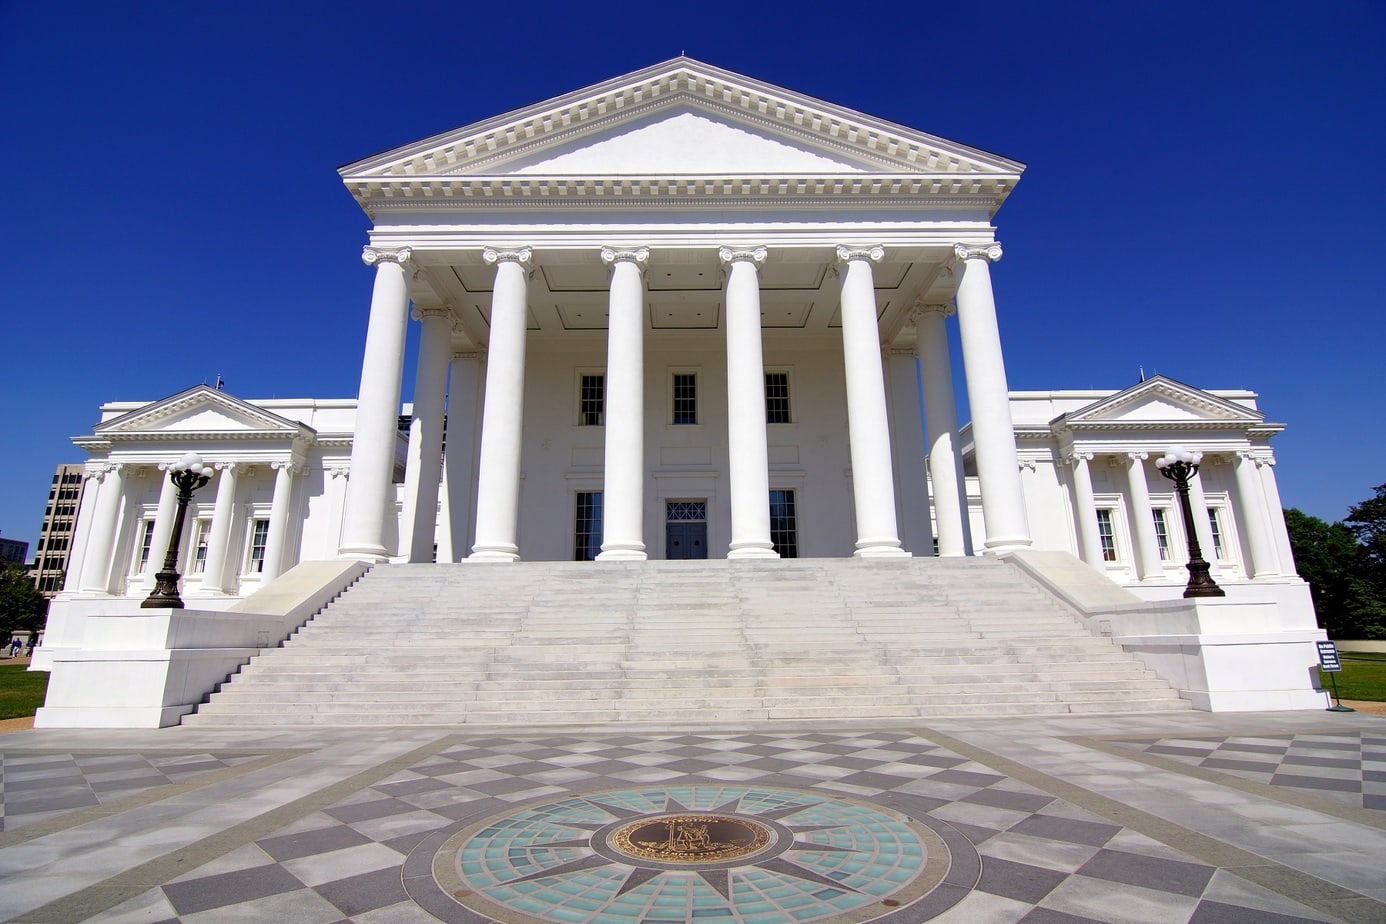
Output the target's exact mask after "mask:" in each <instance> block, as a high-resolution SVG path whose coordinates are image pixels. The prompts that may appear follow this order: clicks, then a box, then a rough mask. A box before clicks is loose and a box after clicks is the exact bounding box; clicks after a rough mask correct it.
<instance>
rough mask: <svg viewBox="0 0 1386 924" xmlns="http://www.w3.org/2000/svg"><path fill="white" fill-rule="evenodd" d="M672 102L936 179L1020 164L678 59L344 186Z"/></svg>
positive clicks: (389, 160) (383, 161)
mask: <svg viewBox="0 0 1386 924" xmlns="http://www.w3.org/2000/svg"><path fill="white" fill-rule="evenodd" d="M680 104H684V105H690V106H696V107H697V108H699V109H702V110H705V111H710V112H714V113H716V114H718V115H722V116H724V117H726V116H733V117H735V118H736V119H737V120H738V121H741V122H744V123H751V124H757V125H759V126H761V127H765V128H768V129H770V130H773V131H775V132H776V133H779V134H782V135H784V136H786V137H791V138H794V139H795V140H798V141H800V142H811V143H812V144H813V145H814V146H816V147H820V148H827V149H836V150H838V151H840V152H843V153H848V154H851V155H852V156H853V157H854V158H859V159H864V160H867V161H870V162H875V163H879V164H882V165H886V164H895V165H897V169H899V170H906V171H914V170H919V171H923V172H940V173H970V172H975V171H982V172H987V173H1009V174H1015V175H1017V176H1018V175H1019V174H1020V172H1021V171H1023V170H1024V164H1022V163H1020V162H1019V161H1015V160H1011V159H1010V158H1006V157H1001V156H1000V155H997V154H991V153H989V152H987V151H983V150H981V149H979V148H971V147H968V146H966V145H962V144H958V143H957V142H953V141H948V140H946V139H943V138H939V137H937V136H934V135H930V134H928V133H925V132H921V131H918V130H917V129H912V128H908V127H906V126H903V125H898V124H896V123H893V122H889V121H886V120H883V119H879V118H876V117H874V116H870V115H867V114H865V113H862V112H858V111H856V110H853V109H848V108H846V107H843V106H839V105H836V104H834V103H829V102H827V101H825V100H821V99H815V98H814V97H811V96H806V95H804V94H801V93H796V92H794V91H792V90H787V89H785V88H783V87H778V86H775V85H774V84H770V83H765V82H763V81H759V80H755V79H753V78H750V77H746V76H745V75H742V74H736V73H733V72H732V71H727V70H722V69H721V68H717V67H713V66H712V65H708V64H704V63H703V62H701V61H696V60H694V59H692V58H688V57H678V58H674V59H672V60H669V61H665V62H661V63H659V64H655V65H653V66H651V67H648V68H644V69H642V70H638V71H634V72H632V73H629V74H625V75H622V76H620V77H615V78H612V79H610V80H607V81H603V82H602V83H598V84H594V85H592V86H589V87H584V88H581V89H578V90H574V91H572V92H570V93H566V94H563V95H561V96H557V97H554V98H552V99H549V100H545V101H543V102H540V103H536V104H534V105H532V106H528V107H525V108H523V109H517V110H513V111H511V112H506V113H502V114H500V115H497V116H494V117H492V118H489V119H485V120H482V121H480V122H475V123H472V124H470V125H466V126H463V127H461V128H458V129H455V130H452V131H448V132H443V133H441V134H438V135H434V136H432V137H430V138H425V139H423V140H421V141H417V142H414V143H412V144H408V145H404V146H402V147H399V148H394V149H392V150H389V151H385V152H382V153H380V154H377V155H374V156H372V157H368V158H365V159H363V160H360V161H357V162H355V163H352V164H348V165H346V166H344V167H342V168H341V170H340V171H339V172H340V173H341V175H342V177H343V179H348V180H349V179H351V178H353V177H360V176H363V175H375V176H396V177H400V176H420V175H425V174H434V175H436V174H444V173H454V172H456V171H458V170H462V169H468V170H477V169H479V168H481V167H484V166H487V165H490V164H494V163H495V162H497V161H500V160H510V159H513V158H514V157H516V156H519V155H521V154H527V153H530V152H531V151H532V150H533V149H534V148H535V147H536V146H539V145H543V144H553V143H554V141H556V140H559V139H562V140H563V141H565V142H566V141H568V140H570V139H572V138H573V137H576V136H579V135H581V134H585V133H588V132H590V131H591V126H601V127H604V128H606V127H611V126H612V125H615V124H620V123H621V122H625V121H627V120H629V119H631V118H633V117H640V116H644V115H648V114H649V111H650V110H651V109H662V108H668V107H670V106H677V105H680Z"/></svg>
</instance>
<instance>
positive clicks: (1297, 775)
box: [0, 712, 1386, 924]
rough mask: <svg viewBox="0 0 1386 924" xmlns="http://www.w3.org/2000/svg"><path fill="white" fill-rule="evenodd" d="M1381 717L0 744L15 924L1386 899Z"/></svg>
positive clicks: (1020, 909)
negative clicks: (22, 923) (18, 923)
mask: <svg viewBox="0 0 1386 924" xmlns="http://www.w3.org/2000/svg"><path fill="white" fill-rule="evenodd" d="M1383 761H1386V718H1382V717H1374V716H1364V715H1338V714H1323V713H1275V714H1270V713H1265V714H1242V715H1230V716H1229V715H1220V716H1212V715H1207V714H1203V713H1187V712H1180V713H1169V714H1142V715H1138V716H1093V717H1081V718H1080V717H1071V718H1045V719H1033V718H1032V719H1023V718H1013V719H978V720H972V721H966V722H965V721H962V720H946V721H945V720H939V721H933V722H910V723H907V724H901V725H897V726H891V725H888V724H880V723H878V724H875V725H873V726H872V727H869V728H861V727H847V726H845V725H842V724H834V723H819V724H817V725H814V726H812V727H792V728H790V727H784V726H760V727H755V728H741V729H715V730H714V729H704V730H683V731H671V730H651V729H620V730H593V731H588V732H574V731H572V730H561V731H553V730H548V731H546V730H534V731H531V732H523V733H521V732H515V731H512V730H510V729H506V730H504V731H498V730H492V731H478V730H475V729H466V730H461V729H459V730H450V729H433V728H401V729H395V730H381V729H366V730H352V729H313V730H306V731H305V730H292V729H283V728H276V729H264V730H255V729H244V730H235V731H213V730H202V729H195V728H173V729H162V730H159V731H139V732H134V731H132V732H123V731H110V732H97V731H63V730H37V731H28V732H17V733H13V734H9V735H5V736H3V737H0V769H2V770H3V775H2V776H0V797H3V804H2V805H0V809H2V810H3V814H2V815H0V820H3V823H4V828H3V831H2V832H0V879H3V881H4V882H5V887H4V888H2V889H0V920H13V921H32V922H42V921H81V920H94V921H105V922H125V921H146V922H148V921H155V922H158V921H189V922H200V921H227V920H292V921H296V922H297V921H304V922H314V921H321V922H324V924H327V922H338V921H353V922H360V924H391V922H424V921H435V920H443V921H452V922H459V924H480V922H490V921H507V922H512V921H513V922H523V921H564V922H575V921H592V922H602V924H606V922H609V924H620V922H624V921H630V922H645V924H672V922H675V921H683V922H707V924H716V922H729V924H778V922H781V921H786V922H789V921H831V922H848V921H852V922H857V921H868V920H872V921H875V920H879V921H883V922H890V924H908V922H917V921H943V922H983V921H997V922H1008V921H1027V922H1060V921H1068V922H1073V921H1084V920H1091V921H1152V922H1162V924H1163V922H1179V921H1189V922H1200V924H1211V922H1241V921H1248V922H1249V921H1258V922H1259V921H1270V922H1274V921H1340V920H1342V921H1386V872H1383V867H1382V864H1381V860H1380V858H1381V857H1382V856H1386V809H1384V808H1383V806H1382V805H1381V803H1380V802H1379V800H1378V799H1377V798H1375V797H1376V796H1377V795H1379V794H1381V792H1382V779H1381V774H1382V772H1383V771H1386V767H1383V766H1382V764H1383Z"/></svg>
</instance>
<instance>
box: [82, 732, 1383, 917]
mask: <svg viewBox="0 0 1386 924" xmlns="http://www.w3.org/2000/svg"><path fill="white" fill-rule="evenodd" d="M1151 744H1152V746H1153V745H1154V742H1151ZM1363 746H1364V747H1367V742H1366V741H1365V740H1364V742H1363ZM1371 747H1376V745H1374V744H1373V745H1371ZM718 782H722V783H737V784H748V785H761V786H770V785H773V786H777V787H783V788H791V789H795V790H799V791H810V792H813V793H815V794H817V795H821V796H831V795H832V794H834V793H839V794H842V795H845V796H849V797H851V798H853V799H856V800H861V801H865V802H868V803H871V804H875V805H879V806H881V807H883V808H886V809H888V810H891V811H894V812H896V813H900V814H904V815H909V816H913V817H916V818H928V819H931V820H932V821H934V822H941V823H943V824H944V825H946V826H951V828H952V829H954V831H955V832H957V833H960V834H961V835H962V836H963V837H965V838H966V839H967V841H970V842H971V844H973V845H975V849H976V854H977V856H978V857H979V858H980V863H976V864H975V867H974V868H972V869H971V870H970V871H966V870H964V871H963V872H965V873H966V875H967V876H968V879H969V881H970V882H975V886H973V887H971V888H970V890H968V889H961V890H958V892H959V894H960V895H961V897H959V896H958V895H954V896H953V897H952V898H951V899H950V901H951V902H955V903H953V904H952V907H951V908H947V909H946V910H943V911H942V912H941V913H936V912H928V913H924V912H921V911H920V910H918V908H913V907H911V906H910V905H904V906H902V907H899V908H895V909H891V908H888V907H885V906H882V907H881V908H880V912H881V915H880V918H879V919H881V920H888V921H890V922H892V924H907V922H911V921H922V920H937V921H946V922H952V924H963V922H967V924H972V922H978V921H1027V922H1039V924H1049V922H1054V924H1058V922H1082V921H1160V922H1196V924H1214V922H1243V921H1244V922H1252V921H1255V922H1287V921H1330V920H1333V919H1332V918H1329V917H1326V916H1324V915H1322V914H1320V913H1318V912H1316V911H1314V910H1312V909H1310V908H1307V907H1304V906H1301V905H1298V904H1296V903H1295V902H1293V901H1290V900H1289V899H1287V898H1286V897H1284V896H1283V895H1280V894H1277V893H1275V892H1271V891H1269V890H1266V889H1263V888H1261V887H1259V886H1256V885H1253V884H1251V883H1249V882H1247V881H1245V880H1242V879H1240V878H1238V877H1236V876H1234V875H1231V874H1229V873H1226V872H1223V871H1219V870H1217V869H1216V868H1214V867H1212V866H1209V865H1207V864H1204V863H1201V862H1198V861H1196V860H1194V859H1193V858H1191V857H1189V856H1187V855H1185V854H1182V853H1180V852H1179V851H1177V850H1174V849H1171V848H1169V847H1166V846H1165V845H1163V844H1161V843H1159V842H1157V841H1154V840H1151V839H1149V838H1147V837H1144V836H1142V835H1140V834H1138V833H1136V832H1133V831H1131V830H1128V829H1125V828H1123V827H1121V826H1120V825H1117V824H1113V823H1111V822H1110V821H1108V820H1106V819H1104V818H1101V817H1098V816H1096V815H1093V814H1091V813H1089V812H1087V811H1084V810H1083V809H1080V808H1078V807H1076V806H1074V805H1071V804H1069V803H1067V802H1064V801H1063V800H1060V799H1056V798H1054V797H1053V796H1050V795H1048V794H1046V793H1044V792H1041V791H1039V790H1037V789H1034V788H1031V787H1029V786H1027V785H1024V784H1022V783H1019V782H1018V781H1015V780H1012V779H1009V778H1007V777H1006V776H1005V775H1003V774H1001V773H998V772H996V771H995V770H992V769H991V768H989V767H987V766H985V765H982V764H979V763H976V762H973V761H969V760H967V759H965V758H963V757H960V756H958V755H957V754H954V753H951V752H949V751H948V750H946V749H944V748H942V747H939V746H937V745H935V744H932V743H931V742H929V741H928V740H926V739H924V738H922V737H919V736H916V735H913V734H910V733H907V732H887V733H879V734H857V735H853V734H833V733H811V734H777V733H766V734H742V735H717V734H684V735H623V736H612V737H603V738H581V737H576V736H573V737H568V736H553V737H546V738H543V739H538V738H524V737H508V736H499V735H498V736H493V737H484V738H470V739H466V741H465V743H461V742H460V741H459V739H445V740H444V742H442V743H441V746H440V749H439V751H438V752H437V753H436V754H435V755H434V756H432V757H429V758H427V759H424V760H421V761H420V762H418V763H417V764H415V765H413V766H411V767H409V768H408V769H407V770H404V771H402V772H399V773H396V774H394V775H392V776H390V777H388V778H386V779H384V780H382V781H380V782H378V783H376V784H375V785H372V786H369V787H366V788H363V789H361V790H360V791H358V792H356V793H354V794H352V795H351V796H349V797H347V798H345V799H342V800H341V801H339V802H337V803H336V804H334V805H331V806H329V807H327V808H325V809H324V810H322V811H318V812H313V813H310V814H308V815H306V816H304V817H302V818H299V819H298V820H296V821H294V822H292V823H290V824H287V825H285V826H284V827H283V828H281V829H280V830H278V831H275V832H274V833H273V834H272V835H270V836H268V837H263V838H261V839H259V840H257V841H255V842H254V843H251V844H247V845H245V846H243V847H240V848H238V849H235V850H233V851H231V852H229V853H227V854H224V855H223V856H221V857H219V858H218V859H216V860H215V861H213V862H211V863H208V864H206V865H204V866H202V867H199V868H197V869H193V870H189V871H188V872H186V873H184V874H183V875H181V876H179V877H177V878H175V879H173V880H172V881H170V882H168V883H167V884H165V885H163V886H162V887H161V888H157V889H152V890H149V891H148V892H145V893H143V894H142V895H140V896H138V897H137V898H135V899H132V900H130V901H128V902H126V903H125V904H123V905H120V906H117V907H115V908H112V909H111V910H109V911H108V912H105V913H103V914H101V915H98V916H97V917H95V918H93V920H98V921H105V922H125V921H146V922H148V921H175V920H176V921H185V922H203V921H218V922H220V921H230V920H247V921H266V920H286V921H287V920H292V921H295V922H302V924H317V922H321V924H328V922H340V921H353V922H359V924H394V922H425V921H434V920H436V919H437V918H435V917H433V916H432V915H430V914H428V913H427V912H426V911H425V910H424V909H423V908H422V907H420V906H419V905H418V904H416V902H415V901H414V900H412V899H411V893H410V891H409V886H408V884H407V882H406V879H407V878H408V877H409V875H410V874H409V873H408V872H407V870H408V869H410V868H411V867H413V868H417V863H418V862H419V861H422V862H424V863H425V864H426V863H427V862H430V861H431V856H432V853H433V852H435V851H436V845H437V844H440V843H441V842H442V841H441V839H440V838H442V837H445V836H446V835H447V834H448V833H449V832H455V831H459V830H461V829H462V828H463V827H465V826H466V825H468V824H473V823H476V822H479V821H481V820H484V819H486V818H489V817H491V816H498V815H500V814H502V813H513V812H514V811H515V810H516V808H517V807H519V806H522V805H523V804H526V803H530V802H533V801H535V800H540V799H548V798H551V797H563V796H568V795H573V794H585V795H590V794H594V793H599V792H604V791H610V790H617V789H631V788H632V787H640V788H642V789H649V788H651V787H659V786H667V787H670V788H674V787H680V786H689V785H695V786H696V785H710V784H715V783H718ZM950 833H951V832H950ZM411 854H413V856H412V857H411ZM955 857H956V854H955ZM955 862H956V861H955ZM973 862H974V863H975V861H973ZM414 882H415V886H417V880H414ZM445 904H447V905H448V906H447V907H443V908H442V909H441V910H439V908H437V907H433V908H431V909H430V910H434V911H436V912H438V913H439V915H440V916H441V917H443V919H445V920H452V921H458V922H467V924H479V922H482V921H486V920H488V919H486V918H482V917H479V916H477V915H476V914H474V913H473V912H471V911H470V910H468V909H466V908H464V907H463V906H462V905H461V904H457V903H455V902H452V903H445ZM921 904H923V903H921ZM732 911H733V916H730V917H727V916H724V917H721V918H720V920H723V921H729V922H738V921H741V920H742V918H741V917H740V916H739V915H735V914H734V912H735V909H734V908H733V909H732ZM873 919H875V918H873ZM535 920H540V919H538V918H536V919H535ZM554 920H558V919H557V918H555V919H554ZM562 920H583V919H582V918H577V917H568V918H563V919H562ZM586 920H591V921H595V922H610V924H618V919H615V918H611V917H603V916H600V915H599V916H595V917H589V918H586ZM619 920H624V919H619ZM632 920H633V919H632ZM698 920H700V921H701V920H702V918H701V917H700V918H699V919H698ZM711 920H717V918H713V919H711Z"/></svg>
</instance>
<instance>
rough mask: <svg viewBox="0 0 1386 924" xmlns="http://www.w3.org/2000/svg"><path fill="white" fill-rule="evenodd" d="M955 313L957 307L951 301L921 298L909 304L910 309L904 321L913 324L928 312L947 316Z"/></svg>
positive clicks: (928, 313)
mask: <svg viewBox="0 0 1386 924" xmlns="http://www.w3.org/2000/svg"><path fill="white" fill-rule="evenodd" d="M957 313H958V309H957V308H955V307H954V306H953V305H952V304H951V303H947V302H945V303H931V302H925V301H924V300H923V299H916V300H915V303H914V304H913V305H911V306H910V311H909V314H908V315H907V316H906V321H905V323H907V324H910V325H913V324H915V323H916V322H917V321H918V320H919V319H920V318H922V317H924V316H925V315H930V314H936V315H939V316H940V317H944V318H947V317H951V316H953V315H955V314H957Z"/></svg>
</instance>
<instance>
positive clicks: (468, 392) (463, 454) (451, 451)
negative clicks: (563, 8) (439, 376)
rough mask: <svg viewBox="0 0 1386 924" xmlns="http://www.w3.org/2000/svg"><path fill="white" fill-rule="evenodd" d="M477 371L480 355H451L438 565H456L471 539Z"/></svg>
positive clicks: (479, 374)
mask: <svg viewBox="0 0 1386 924" xmlns="http://www.w3.org/2000/svg"><path fill="white" fill-rule="evenodd" d="M480 367H481V352H480V351H473V352H469V353H455V354H453V357H452V373H451V376H450V379H449V383H448V413H447V423H446V425H445V427H444V429H445V430H446V431H447V432H446V436H445V439H444V443H445V445H446V446H447V449H446V450H444V453H443V510H444V518H443V524H444V529H443V533H442V535H441V536H439V538H438V560H439V561H458V560H459V559H461V558H462V557H463V556H465V555H466V553H467V539H468V537H469V536H470V535H471V533H470V532H469V527H470V525H471V520H472V473H473V472H474V471H475V460H476V419H477V404H478V402H477V398H478V390H479V389H478V385H479V383H480V382H481V368H480Z"/></svg>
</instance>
